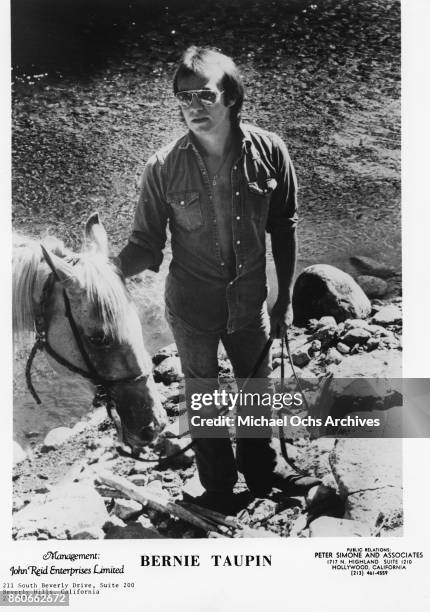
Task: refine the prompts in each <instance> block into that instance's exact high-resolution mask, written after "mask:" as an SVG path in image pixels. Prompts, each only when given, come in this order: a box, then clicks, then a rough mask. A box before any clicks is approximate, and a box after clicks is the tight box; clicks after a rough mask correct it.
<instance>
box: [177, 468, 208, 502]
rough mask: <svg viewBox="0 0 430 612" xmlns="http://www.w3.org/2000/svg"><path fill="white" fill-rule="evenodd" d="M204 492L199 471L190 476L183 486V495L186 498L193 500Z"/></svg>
mask: <svg viewBox="0 0 430 612" xmlns="http://www.w3.org/2000/svg"><path fill="white" fill-rule="evenodd" d="M204 492H205V489H204V487H203V485H202V483H201V482H200V479H199V477H198V474H197V473H196V474H194V476H193V477H192V478H189V479H188V480H187V482H186V483H185V484H184V486H183V488H182V495H183V497H184V499H185V500H186V499H187V498H188V499H191V501H192V500H193V499H195V498H197V497H200V496H201V495H203V493H204Z"/></svg>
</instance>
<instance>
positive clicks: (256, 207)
mask: <svg viewBox="0 0 430 612" xmlns="http://www.w3.org/2000/svg"><path fill="white" fill-rule="evenodd" d="M277 184H278V182H277V180H276V179H275V178H272V177H269V178H267V179H261V180H259V181H252V182H251V181H250V182H248V193H247V200H248V201H247V203H246V204H247V206H246V208H247V210H248V211H249V215H250V217H251V218H252V219H254V220H255V221H262V220H264V221H266V219H267V215H268V213H269V205H270V200H271V198H272V194H273V191H274V190H275V189H276V186H277Z"/></svg>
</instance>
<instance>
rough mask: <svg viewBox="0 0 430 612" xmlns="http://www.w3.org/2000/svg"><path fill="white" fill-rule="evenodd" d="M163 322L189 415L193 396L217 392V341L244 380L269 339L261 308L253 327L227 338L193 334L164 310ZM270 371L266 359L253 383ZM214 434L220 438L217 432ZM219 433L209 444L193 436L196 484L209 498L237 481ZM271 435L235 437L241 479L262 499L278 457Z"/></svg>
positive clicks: (208, 412) (226, 440)
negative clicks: (176, 360) (177, 363)
mask: <svg viewBox="0 0 430 612" xmlns="http://www.w3.org/2000/svg"><path fill="white" fill-rule="evenodd" d="M166 318H167V322H168V324H169V326H170V328H171V330H172V333H173V336H174V339H175V342H176V346H177V348H178V353H179V357H180V360H181V365H182V370H183V373H184V376H185V398H186V402H187V407H188V410H189V411H190V405H191V402H190V399H191V395H192V394H193V393H208V392H209V393H210V392H212V391H213V390H214V389H215V388H216V387H217V379H218V346H219V343H220V341H221V342H222V344H223V346H224V348H225V350H226V353H227V355H228V357H229V359H230V361H231V364H232V366H233V370H234V374H235V377H236V379H245V378H247V377H248V376H249V374H250V372H251V371H252V370H253V368H254V366H255V364H256V362H257V359H258V357H259V356H260V354H261V352H262V350H263V348H264V346H265V344H266V342H267V340H268V338H269V330H270V323H269V317H268V314H267V305H266V304H264V305H263V309H262V310H261V312H260V313H259V315H258V316H257V317H256V318H255V319H254V320H253V321H251V322H250V323H249V324H248V325H246V326H245V327H243V328H241V329H239V330H237V331H235V332H233V333H231V334H227V331H224V332H221V333H217V332H214V333H210V332H201V331H198V330H196V329H194V328H192V327H191V326H190V325H188V323H186V322H184V321H183V320H182V319H180V318H179V317H178V316H176V315H175V314H173V313H172V312H171V311H169V310H168V309H166ZM271 371H272V369H271V364H270V353H269V354H268V355H267V356H266V358H265V359H264V361H263V363H262V364H261V366H260V368H259V370H258V371H257V372H256V374H255V377H256V378H258V379H268V376H269V374H270V373H271ZM251 383H252V381H251ZM248 390H249V391H251V390H252V384H251V385H249V386H248V387H247V391H248ZM216 413H217V408H216V407H215V406H214V407H209V408H208V409H207V410H206V411H205V416H215V415H216ZM194 414H195V413H194ZM217 430H218V431H217V433H218V434H219V433H220V432H219V428H217ZM221 433H224V434H225V435H224V436H223V437H219V438H218V437H217V438H210V439H208V438H204V439H203V438H200V439H199V438H196V437H195V436H193V437H194V440H195V451H196V462H197V468H198V472H199V477H200V481H201V483H202V485H203V487H204V488H205V489H206V490H207V491H210V492H230V491H231V490H232V489H233V486H234V484H235V483H236V481H237V468H236V462H235V458H234V454H233V449H232V445H231V441H230V439H229V436H228V431H227V428H226V429H225V431H224V432H221ZM266 433H267V436H266ZM270 434H271V432H270V430H267V432H264V433H263V435H264V437H258V438H241V437H239V438H238V440H237V449H236V451H237V465H238V469H239V471H241V472H242V473H243V474H244V476H245V480H246V482H247V485H248V487H249V488H250V490H251V491H259V492H262V493H264V492H266V491H268V490H270V489H271V486H270V476H271V474H272V473H273V470H274V467H275V465H276V459H277V453H276V451H275V450H274V449H273V448H272V446H271V437H270Z"/></svg>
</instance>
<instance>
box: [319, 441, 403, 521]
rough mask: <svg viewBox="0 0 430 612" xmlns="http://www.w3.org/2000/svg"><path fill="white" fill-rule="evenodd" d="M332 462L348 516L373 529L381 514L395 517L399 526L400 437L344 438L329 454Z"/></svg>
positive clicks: (400, 499)
mask: <svg viewBox="0 0 430 612" xmlns="http://www.w3.org/2000/svg"><path fill="white" fill-rule="evenodd" d="M329 460H330V465H331V468H332V471H333V475H334V477H335V479H336V482H337V484H338V487H339V492H340V494H341V496H342V497H343V498H344V499H345V503H346V515H345V516H346V518H351V519H353V520H359V521H362V522H363V523H366V524H367V525H369V526H370V527H371V528H373V527H374V526H375V525H376V521H377V519H378V517H379V513H380V512H383V513H384V515H385V516H391V517H393V518H392V520H391V526H392V527H397V526H398V525H399V524H400V522H401V513H402V441H401V439H384V438H379V439H344V440H339V441H338V442H337V444H336V446H335V447H334V449H333V451H332V452H331V453H330V457H329Z"/></svg>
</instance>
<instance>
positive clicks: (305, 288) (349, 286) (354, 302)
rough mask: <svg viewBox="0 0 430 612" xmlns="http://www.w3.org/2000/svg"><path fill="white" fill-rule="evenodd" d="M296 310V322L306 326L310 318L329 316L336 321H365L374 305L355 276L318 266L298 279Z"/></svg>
mask: <svg viewBox="0 0 430 612" xmlns="http://www.w3.org/2000/svg"><path fill="white" fill-rule="evenodd" d="M293 309H294V320H295V323H296V324H298V325H304V324H305V323H306V322H307V321H308V319H311V318H318V319H320V318H321V317H323V316H329V315H330V316H333V317H334V318H335V319H336V321H344V320H345V319H348V318H358V319H363V318H365V317H367V316H368V315H369V314H370V311H371V304H370V301H369V298H368V297H367V296H366V294H365V293H364V291H363V290H362V289H361V287H360V286H359V285H358V284H357V283H356V282H355V280H354V279H353V278H352V276H350V275H349V274H347V273H346V272H343V271H342V270H339V269H338V268H335V267H334V266H329V265H327V264H317V265H314V266H310V267H308V268H306V269H305V270H304V271H303V272H302V273H301V274H300V276H299V277H298V278H297V280H296V283H295V285H294V291H293Z"/></svg>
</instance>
